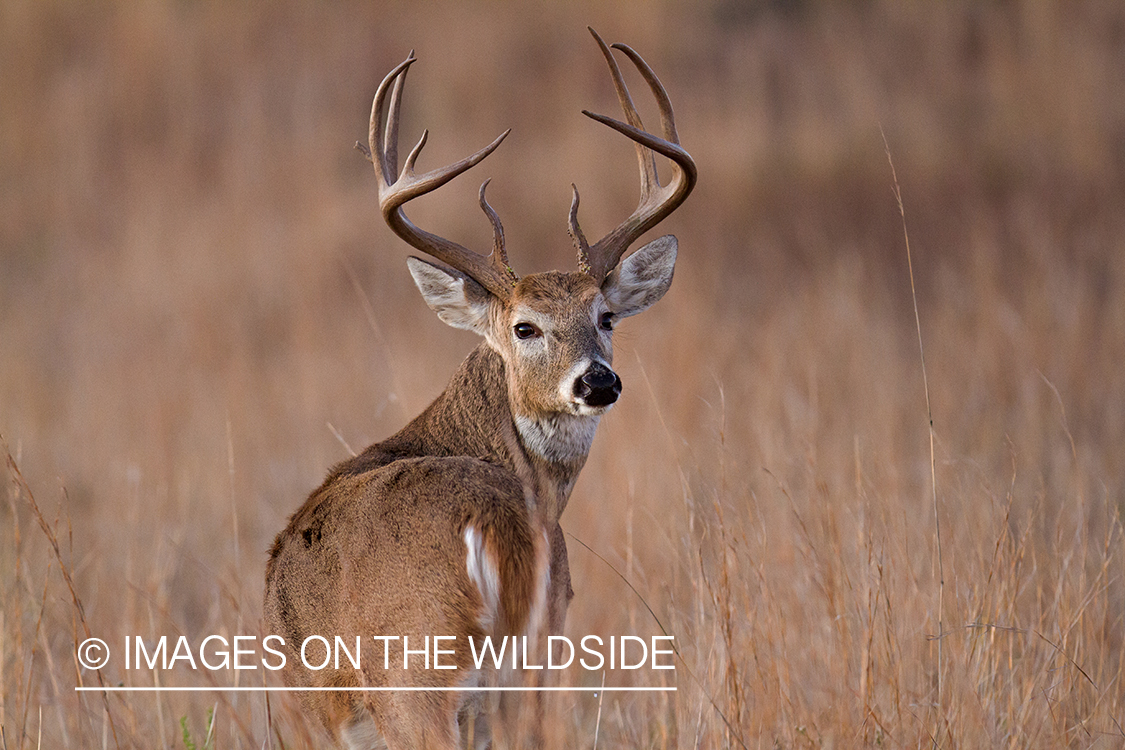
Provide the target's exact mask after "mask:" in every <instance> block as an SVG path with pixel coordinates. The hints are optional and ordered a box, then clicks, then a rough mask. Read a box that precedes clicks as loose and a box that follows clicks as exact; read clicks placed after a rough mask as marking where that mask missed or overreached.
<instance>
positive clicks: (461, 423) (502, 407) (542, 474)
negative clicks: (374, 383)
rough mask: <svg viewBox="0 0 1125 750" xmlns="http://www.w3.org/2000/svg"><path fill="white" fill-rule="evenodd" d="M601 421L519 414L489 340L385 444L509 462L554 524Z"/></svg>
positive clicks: (539, 511) (536, 508)
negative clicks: (419, 412) (413, 417)
mask: <svg viewBox="0 0 1125 750" xmlns="http://www.w3.org/2000/svg"><path fill="white" fill-rule="evenodd" d="M597 420H598V417H576V416H571V415H551V416H549V417H546V418H544V417H533V416H529V415H525V414H519V413H518V411H517V410H516V409H515V408H513V405H512V404H511V402H510V400H509V398H508V387H507V373H506V371H505V367H504V360H503V359H502V358H501V357H500V355H499V354H497V353H496V352H495V351H494V350H493V349H491V348H490V347H489V346H488V345H487V344H481V345H480V346H478V347H477V348H476V349H475V350H473V352H472V353H471V354H469V356H468V357H467V358H466V359H465V361H464V362H462V363H461V366H460V367H459V368H458V369H457V372H456V373H454V375H453V378H452V380H451V381H450V383H449V386H448V387H447V388H446V389H445V391H444V392H442V394H441V395H440V396H438V397H437V399H435V400H434V402H433V403H432V404H430V405H429V406H428V407H427V408H426V410H425V411H423V412H422V413H421V414H419V415H418V416H417V417H416V418H415V419H414V420H413V421H412V422H411V423H410V424H409V425H407V426H406V427H405V428H404V429H403V430H402V431H401V432H399V433H398V434H397V435H395V436H393V437H392V438H390V439H388V440H387V441H385V442H384V443H382V444H381V445H380V446H379V447H380V448H381V449H382V450H383V451H390V452H393V453H399V454H409V455H431V456H473V457H475V458H480V459H482V460H485V461H489V462H491V463H496V464H499V465H502V466H505V467H507V468H509V469H511V470H512V471H513V472H515V473H516V475H517V476H519V477H520V479H521V481H522V482H523V484H524V487H525V488H526V491H527V497H528V506H529V509H530V510H532V512H533V513H535V514H536V515H537V516H538V517H539V519H540V520H541V522H543V523H544V524H546V525H549V526H553V525H554V524H555V523H557V522H558V519H559V516H561V515H562V512H563V509H564V508H565V507H566V503H567V500H569V499H570V493H571V490H573V488H574V483H575V482H576V481H577V479H578V474H579V472H580V471H581V470H582V467H583V465H585V463H586V457H587V455H588V454H589V450H590V443H591V441H592V440H593V437H594V431H595V430H596V428H597Z"/></svg>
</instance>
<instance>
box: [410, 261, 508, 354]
mask: <svg viewBox="0 0 1125 750" xmlns="http://www.w3.org/2000/svg"><path fill="white" fill-rule="evenodd" d="M406 265H407V267H408V268H409V269H410V275H411V276H413V277H414V283H415V284H416V285H417V286H418V291H420V292H421V293H422V299H424V300H426V304H427V305H429V306H430V309H431V310H433V311H434V312H436V313H437V315H438V317H439V318H441V319H442V320H443V321H445V322H446V323H447V324H448V325H451V326H453V327H454V328H464V329H465V330H467V331H472V332H474V333H477V334H480V335H481V336H484V335H485V334H486V333H487V331H488V297H489V294H488V292H487V291H486V290H485V288H484V287H482V286H481V285H480V284H478V283H477V282H475V281H473V280H472V279H471V278H469V277H468V276H465V275H464V274H462V273H460V272H459V271H454V270H452V269H449V268H444V267H441V266H437V265H435V264H433V263H429V262H427V261H424V260H422V259H421V258H415V257H413V256H411V257H409V258H407V259H406Z"/></svg>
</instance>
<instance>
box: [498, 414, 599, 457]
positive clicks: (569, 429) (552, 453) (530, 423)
mask: <svg viewBox="0 0 1125 750" xmlns="http://www.w3.org/2000/svg"><path fill="white" fill-rule="evenodd" d="M599 421H601V415H599V414H554V415H552V416H550V417H547V418H546V419H541V420H537V419H532V418H531V417H525V416H522V415H517V416H516V429H518V430H519V433H520V438H521V439H522V440H523V444H524V447H525V448H527V449H528V450H529V451H531V452H532V453H534V454H535V455H537V456H539V457H540V458H545V459H547V460H548V461H572V460H574V459H577V458H585V457H586V456H587V455H589V453H590V444H591V443H593V442H594V433H595V432H597V430H598V422H599Z"/></svg>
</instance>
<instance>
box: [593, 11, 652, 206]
mask: <svg viewBox="0 0 1125 750" xmlns="http://www.w3.org/2000/svg"><path fill="white" fill-rule="evenodd" d="M587 28H589V29H590V33H591V34H593V35H594V39H595V41H597V43H598V47H600V48H601V51H602V55H603V56H604V57H605V61H606V63H607V64H608V65H609V73H610V76H612V78H613V88H614V89H616V90H617V99H618V101H620V102H621V110H622V111H623V112H624V113H625V119H626V120H628V121H629V124H630V125H632V126H633V127H634V128H636V129H637V130H644V129H645V126H644V123H642V122H641V116H640V115H639V114H637V108H636V106H634V105H633V97H631V96H629V87H628V86H626V85H625V79H624V78H622V76H621V68H620V67H619V66H618V65H617V60H616V59H614V57H613V53H612V52H610V51H609V47H608V46H607V45H606V43H605V42H604V41H603V40H602V38H601V36H600V35H599V34H598V32H596V31H594V30H593V29H592V28H590V27H587ZM620 46H621V45H617V44H615V45H613V47H614V48H618V47H620ZM634 62H636V61H635V60H634ZM646 67H647V66H646ZM637 162H638V164H639V166H640V168H641V192H642V193H647V192H648V191H650V190H651V189H652V186H653V185H655V186H657V187H660V180H659V179H658V178H657V176H656V158H655V157H654V156H653V155H652V152H651V151H649V150H648V149H646V148H645V147H644V146H642V145H641V144H639V143H638V144H637Z"/></svg>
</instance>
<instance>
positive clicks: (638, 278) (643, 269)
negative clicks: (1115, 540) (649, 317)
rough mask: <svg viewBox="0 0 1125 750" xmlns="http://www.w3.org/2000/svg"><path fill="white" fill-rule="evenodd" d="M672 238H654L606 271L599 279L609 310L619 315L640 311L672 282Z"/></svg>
mask: <svg viewBox="0 0 1125 750" xmlns="http://www.w3.org/2000/svg"><path fill="white" fill-rule="evenodd" d="M676 246H677V243H676V238H675V237H674V236H672V235H670V234H666V235H664V236H663V237H658V238H657V239H655V240H653V241H652V242H650V243H648V244H647V245H645V246H644V247H642V248H641V249H640V250H638V251H637V252H635V253H633V254H632V255H630V256H629V257H628V258H626V259H625V260H623V261H621V263H619V264H618V266H617V268H615V269H613V270H612V271H610V273H609V275H608V276H606V278H605V281H603V282H602V294H604V295H605V301H606V303H607V304H608V305H609V309H610V310H612V311H613V312H614V314H615V315H617V316H618V317H621V318H627V317H629V316H630V315H636V314H637V313H639V312H644V311H645V310H647V309H648V308H649V307H651V306H652V305H653V304H655V303H656V302H657V301H658V300H659V299H660V298H661V297H663V296H664V293H665V292H667V291H668V287H670V286H671V285H672V273H673V272H674V271H675V270H676Z"/></svg>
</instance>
